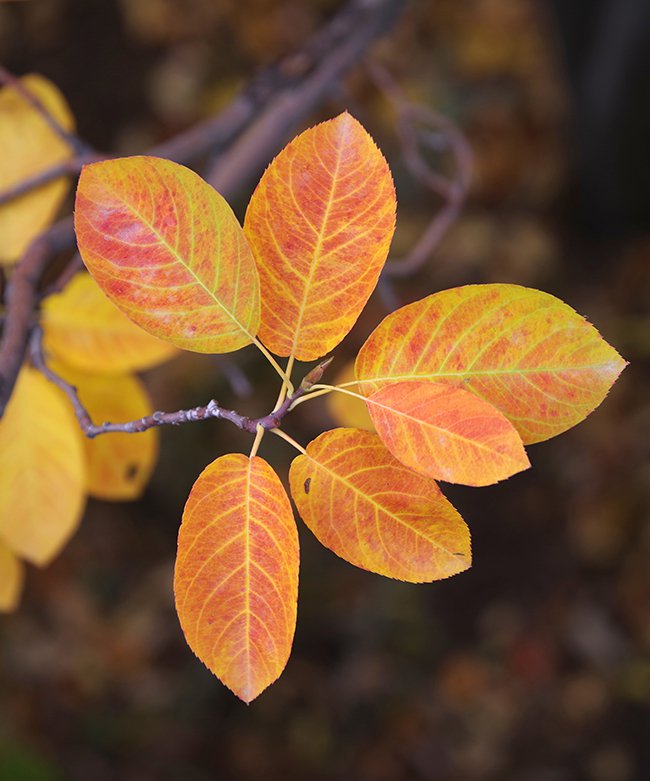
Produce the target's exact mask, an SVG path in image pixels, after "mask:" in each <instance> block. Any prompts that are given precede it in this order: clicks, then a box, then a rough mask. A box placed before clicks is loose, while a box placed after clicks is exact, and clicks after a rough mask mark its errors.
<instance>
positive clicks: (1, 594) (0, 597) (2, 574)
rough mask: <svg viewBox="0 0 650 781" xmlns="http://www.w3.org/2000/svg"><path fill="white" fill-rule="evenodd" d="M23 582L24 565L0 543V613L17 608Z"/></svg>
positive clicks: (9, 611)
mask: <svg viewBox="0 0 650 781" xmlns="http://www.w3.org/2000/svg"><path fill="white" fill-rule="evenodd" d="M24 580H25V565H24V564H23V563H22V561H21V560H20V559H19V558H18V557H17V556H16V555H15V554H14V553H13V551H11V550H10V549H9V548H8V547H7V546H6V545H4V544H3V543H2V542H0V613H11V611H13V610H15V609H16V608H17V607H18V603H19V602H20V596H21V594H22V590H23V581H24Z"/></svg>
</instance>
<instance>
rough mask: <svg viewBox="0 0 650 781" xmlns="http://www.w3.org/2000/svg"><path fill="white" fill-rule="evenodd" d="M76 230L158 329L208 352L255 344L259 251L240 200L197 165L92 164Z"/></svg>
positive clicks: (110, 278)
mask: <svg viewBox="0 0 650 781" xmlns="http://www.w3.org/2000/svg"><path fill="white" fill-rule="evenodd" d="M75 229H76V232H77V241H78V244H79V251H80V252H81V256H82V257H83V260H84V262H85V264H86V266H87V267H88V270H89V271H90V273H91V274H92V275H93V277H94V278H95V280H96V281H97V282H98V283H99V285H100V287H101V288H102V290H103V291H104V292H105V293H106V295H107V296H108V297H109V298H110V299H111V300H112V301H113V303H115V304H116V305H117V306H118V307H119V308H120V309H121V310H122V311H123V312H124V313H125V314H126V315H127V316H128V317H130V318H131V320H133V321H134V322H136V323H137V324H138V325H139V326H141V327H142V328H144V329H145V330H146V331H148V332H149V333H151V334H153V335H154V336H157V337H158V338H160V339H165V340H166V341H168V342H171V343H172V344H175V345H176V346H177V347H182V348H184V349H186V350H194V351H195V352H200V353H225V352H231V351H232V350H237V349H239V348H240V347H244V346H245V345H247V344H250V343H251V342H252V341H253V339H254V337H255V334H256V333H257V328H258V326H259V318H260V302H259V278H258V274H257V269H256V268H255V262H254V260H253V256H252V255H251V251H250V249H249V247H248V244H247V242H246V239H245V238H244V233H243V231H242V228H241V226H240V225H239V223H238V222H237V218H236V217H235V215H234V214H233V213H232V209H231V208H230V206H228V204H227V203H226V201H225V200H224V199H223V198H222V197H221V196H220V195H219V193H218V192H217V191H216V190H214V189H213V188H212V187H210V185H209V184H207V183H206V182H204V181H203V179H201V177H200V176H198V175H197V174H195V173H194V172H193V171H190V170H189V169H188V168H185V167H184V166H182V165H178V164H176V163H172V162H170V161H169V160H161V159H159V158H156V157H128V158H123V159H118V160H106V161H104V162H101V163H94V164H93V165H88V166H86V167H85V168H84V169H83V171H82V173H81V177H80V179H79V186H78V188H77V200H76V208H75Z"/></svg>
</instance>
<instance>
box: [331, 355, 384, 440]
mask: <svg viewBox="0 0 650 781" xmlns="http://www.w3.org/2000/svg"><path fill="white" fill-rule="evenodd" d="M354 380H355V376H354V361H350V362H349V363H347V364H346V365H345V366H344V367H343V369H341V371H340V372H339V373H338V374H337V375H336V376H335V377H334V379H333V380H332V385H345V386H346V387H347V388H349V389H350V390H351V391H354V392H355V393H361V391H360V390H359V389H358V387H357V386H356V384H352V383H354ZM326 403H327V411H328V412H329V414H330V415H331V416H332V418H333V419H334V421H335V422H336V423H338V425H339V426H343V427H345V428H362V429H365V430H366V431H374V430H375V427H374V425H373V422H372V419H371V417H370V414H369V413H368V405H367V404H366V402H365V401H364V400H363V399H359V398H357V397H355V396H350V395H348V394H347V393H330V394H328V395H327V397H326Z"/></svg>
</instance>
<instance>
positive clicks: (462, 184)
mask: <svg viewBox="0 0 650 781" xmlns="http://www.w3.org/2000/svg"><path fill="white" fill-rule="evenodd" d="M367 65H368V72H369V74H370V77H371V78H372V79H373V81H374V82H375V83H376V84H377V86H378V87H379V88H380V90H381V91H382V92H383V93H384V94H385V95H386V96H387V97H388V99H389V100H390V102H391V103H392V104H393V109H394V111H395V113H396V115H397V133H398V136H399V140H400V145H401V148H402V154H403V155H404V162H405V163H406V167H407V168H408V170H409V172H410V173H411V175H412V176H413V177H414V178H415V179H417V180H418V181H419V182H420V183H421V184H423V185H424V186H425V187H427V188H428V189H429V190H431V191H432V192H434V193H436V194H437V195H439V196H440V197H441V198H443V199H444V201H445V203H444V205H443V207H442V209H441V210H440V211H439V212H438V213H437V214H435V215H434V217H433V219H432V220H431V222H430V223H429V225H428V227H427V228H426V230H425V231H424V233H423V234H422V235H421V236H420V238H419V239H418V241H417V242H416V244H415V246H414V247H413V248H412V249H411V251H410V252H409V253H408V255H406V256H405V257H404V258H401V259H399V260H397V259H395V258H391V259H389V260H388V261H387V262H386V266H385V267H384V272H385V274H386V275H387V276H392V277H405V276H409V275H410V274H413V273H414V272H415V271H418V270H419V269H420V268H421V267H422V266H423V265H424V264H425V263H426V262H427V260H429V258H430V257H431V255H432V254H433V253H434V251H435V250H436V249H437V248H438V246H439V245H440V242H441V241H442V240H443V238H444V237H445V236H446V235H447V232H448V231H449V229H450V228H451V226H452V225H453V224H454V222H455V221H456V219H457V218H458V215H459V213H460V211H461V209H462V207H463V205H464V203H465V200H466V198H467V192H468V189H469V183H470V178H471V168H472V156H471V151H470V148H469V145H468V143H467V141H466V139H465V137H464V135H463V134H462V132H461V131H460V129H459V128H458V127H457V126H456V125H455V124H454V123H453V122H451V120H449V119H448V118H447V117H444V116H442V115H441V114H438V113H436V112H435V111H432V110H431V109H430V108H428V107H426V106H422V105H418V104H415V103H410V102H409V101H408V100H407V98H406V96H405V94H404V92H403V91H402V89H401V88H400V86H399V85H398V84H397V82H396V81H395V80H394V79H393V77H392V76H391V75H390V74H389V73H388V71H387V70H386V69H385V68H384V67H382V66H381V65H379V63H376V62H369V63H367ZM417 124H421V125H424V126H425V127H426V128H428V129H430V131H434V132H435V134H436V135H435V136H432V137H430V138H429V141H432V142H434V143H435V146H436V147H437V148H440V147H442V146H443V144H444V148H446V149H448V150H449V151H450V152H451V155H452V157H453V160H454V167H455V175H454V177H453V178H448V177H446V176H444V175H442V174H441V173H439V172H438V171H435V170H434V169H433V168H431V166H430V165H429V164H428V163H427V161H426V160H425V159H424V157H423V156H422V154H421V152H420V144H421V142H422V141H421V135H422V134H421V133H418V131H417V130H416V125H417ZM441 136H442V138H441ZM425 140H427V139H426V137H425Z"/></svg>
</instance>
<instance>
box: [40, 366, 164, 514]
mask: <svg viewBox="0 0 650 781" xmlns="http://www.w3.org/2000/svg"><path fill="white" fill-rule="evenodd" d="M56 370H57V372H58V373H59V374H60V375H61V376H62V377H64V378H65V379H66V380H68V382H70V383H72V384H73V385H74V386H75V387H76V388H77V393H78V394H79V398H80V400H81V403H82V404H83V405H84V407H85V408H86V409H87V410H88V414H89V415H90V417H91V418H92V421H93V423H97V424H100V423H105V422H107V421H109V422H111V423H124V422H126V421H129V420H136V419H137V418H142V417H144V416H145V415H150V414H151V413H152V412H153V407H152V406H151V400H150V399H149V394H148V393H147V390H146V388H145V387H144V385H143V384H142V382H141V381H140V380H139V379H138V378H137V377H133V376H132V375H129V374H121V375H115V376H112V377H108V376H102V375H86V374H80V373H78V372H71V371H70V370H69V369H67V368H64V367H62V366H60V365H58V364H57V366H56ZM79 434H80V436H81V438H82V441H83V445H84V448H85V451H86V458H87V463H86V466H87V470H86V481H87V482H86V487H87V489H88V493H89V494H90V495H91V496H93V497H95V498H96V499H106V500H113V501H127V500H130V499H137V498H138V497H139V496H141V495H142V492H143V491H144V489H145V488H146V486H147V483H148V482H149V478H150V477H151V473H152V472H153V470H154V467H155V466H156V461H157V460H158V451H159V442H160V437H159V434H160V432H159V431H158V429H153V428H152V429H149V430H148V431H143V432H140V433H137V434H101V435H100V436H98V437H95V439H88V438H87V437H86V436H84V434H83V432H82V431H81V429H79Z"/></svg>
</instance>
